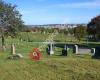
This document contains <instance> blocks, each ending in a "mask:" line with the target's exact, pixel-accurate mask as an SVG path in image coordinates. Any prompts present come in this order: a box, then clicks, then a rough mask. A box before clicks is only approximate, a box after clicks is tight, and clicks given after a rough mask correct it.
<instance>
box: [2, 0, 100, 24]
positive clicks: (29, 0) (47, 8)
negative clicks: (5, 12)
mask: <svg viewBox="0 0 100 80" xmlns="http://www.w3.org/2000/svg"><path fill="white" fill-rule="evenodd" d="M4 1H6V2H9V3H12V4H16V5H17V6H18V7H17V9H18V10H19V11H20V13H21V14H22V15H23V16H22V20H23V21H24V22H25V24H30V25H37V24H65V23H88V22H89V21H90V19H91V18H93V17H95V16H97V15H99V14H100V0H4Z"/></svg>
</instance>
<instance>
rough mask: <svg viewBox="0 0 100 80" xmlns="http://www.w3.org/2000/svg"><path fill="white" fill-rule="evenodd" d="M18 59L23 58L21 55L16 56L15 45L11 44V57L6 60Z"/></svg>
mask: <svg viewBox="0 0 100 80" xmlns="http://www.w3.org/2000/svg"><path fill="white" fill-rule="evenodd" d="M19 58H23V56H22V55H21V54H16V51H15V45H14V44H12V45H11V55H10V56H9V57H8V59H19Z"/></svg>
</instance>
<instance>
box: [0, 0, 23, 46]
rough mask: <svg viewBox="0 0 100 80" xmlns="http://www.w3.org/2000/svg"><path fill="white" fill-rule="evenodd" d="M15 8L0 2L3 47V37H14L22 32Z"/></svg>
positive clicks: (21, 25) (21, 23)
mask: <svg viewBox="0 0 100 80" xmlns="http://www.w3.org/2000/svg"><path fill="white" fill-rule="evenodd" d="M21 16H22V15H21V14H20V13H19V11H17V10H16V6H15V5H12V4H9V3H5V2H4V1H2V0H0V28H1V39H2V46H4V45H5V36H8V35H9V36H11V37H15V36H16V34H17V33H18V32H19V31H20V30H22V27H23V21H22V20H21Z"/></svg>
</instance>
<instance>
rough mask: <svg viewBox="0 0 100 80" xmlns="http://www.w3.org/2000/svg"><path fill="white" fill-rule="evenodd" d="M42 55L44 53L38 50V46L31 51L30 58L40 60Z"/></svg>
mask: <svg viewBox="0 0 100 80" xmlns="http://www.w3.org/2000/svg"><path fill="white" fill-rule="evenodd" d="M41 57H42V53H41V52H40V51H39V50H38V48H34V49H33V51H32V52H31V53H30V58H31V59H32V60H34V61H38V60H40V58H41Z"/></svg>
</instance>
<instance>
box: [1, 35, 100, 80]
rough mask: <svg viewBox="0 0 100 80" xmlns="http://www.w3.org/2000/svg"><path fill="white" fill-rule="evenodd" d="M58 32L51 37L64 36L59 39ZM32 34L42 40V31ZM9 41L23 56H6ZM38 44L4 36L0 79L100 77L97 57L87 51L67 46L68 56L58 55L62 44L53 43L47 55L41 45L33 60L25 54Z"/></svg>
mask: <svg viewBox="0 0 100 80" xmlns="http://www.w3.org/2000/svg"><path fill="white" fill-rule="evenodd" d="M60 36H61V35H59V36H58V37H56V38H55V39H56V40H60V41H61V40H63V41H64V38H63V37H62V39H61V37H60ZM62 36H64V35H62ZM33 37H34V38H33ZM33 37H32V38H33V41H35V40H36V39H37V40H38V41H44V39H45V38H46V36H44V37H43V35H39V34H37V36H34V35H33ZM40 38H41V40H40ZM34 39H35V40H34ZM67 40H68V41H69V42H70V40H71V39H70V38H69V39H67V38H66V41H67ZM63 41H62V42H63ZM12 43H14V44H15V46H16V53H21V54H22V55H23V56H24V57H23V59H19V60H8V59H7V57H8V56H9V55H10V54H11V53H10V52H11V51H10V50H11V48H10V45H11V44H12ZM66 43H67V42H66ZM71 43H73V42H71ZM73 44H74V43H73ZM80 44H81V43H80ZM90 44H91V45H90V47H91V46H94V45H99V43H96V44H95V43H90ZM92 44H94V45H92ZM40 45H41V44H38V43H33V42H27V41H20V40H19V39H10V38H7V39H6V51H5V52H2V51H0V80H100V60H98V59H92V58H91V55H75V54H72V50H71V49H69V51H68V56H59V55H60V54H61V50H62V48H57V47H56V48H55V54H54V55H52V56H47V55H46V51H45V48H44V50H42V55H43V56H42V58H41V60H40V61H38V62H35V61H33V60H31V59H30V57H29V54H30V52H31V51H32V49H33V48H35V47H39V46H40Z"/></svg>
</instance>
